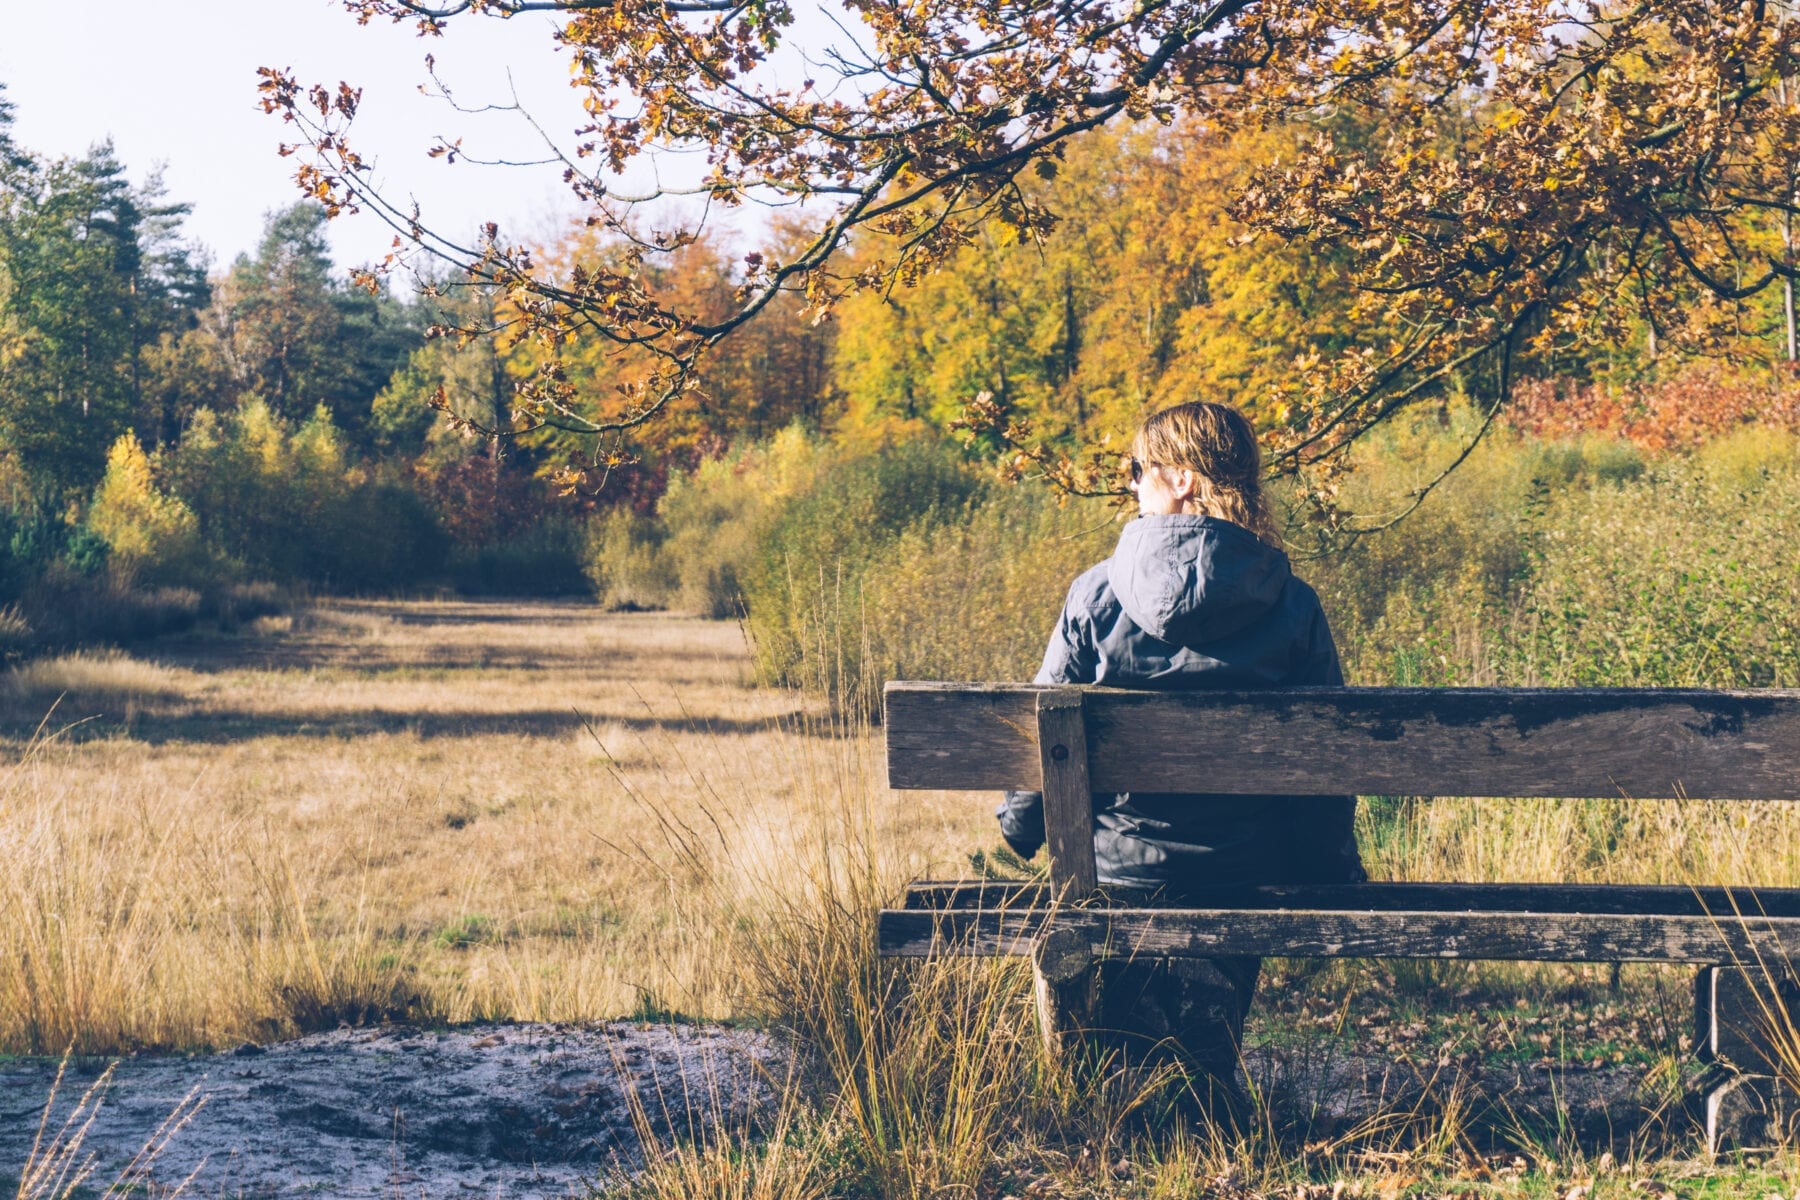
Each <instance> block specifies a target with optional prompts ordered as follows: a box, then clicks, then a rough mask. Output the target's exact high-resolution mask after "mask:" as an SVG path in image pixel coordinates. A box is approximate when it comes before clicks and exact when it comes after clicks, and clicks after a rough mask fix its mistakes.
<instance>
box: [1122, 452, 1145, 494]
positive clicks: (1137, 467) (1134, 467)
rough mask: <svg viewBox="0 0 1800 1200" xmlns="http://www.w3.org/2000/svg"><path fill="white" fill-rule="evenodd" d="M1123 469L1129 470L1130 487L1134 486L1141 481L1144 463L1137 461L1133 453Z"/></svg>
mask: <svg viewBox="0 0 1800 1200" xmlns="http://www.w3.org/2000/svg"><path fill="white" fill-rule="evenodd" d="M1125 469H1126V470H1128V471H1130V472H1131V486H1132V487H1136V486H1137V485H1138V484H1140V483H1142V482H1143V480H1144V464H1143V463H1141V462H1139V461H1138V460H1137V457H1136V456H1135V455H1133V456H1132V457H1131V459H1130V460H1128V462H1127V464H1126V468H1125Z"/></svg>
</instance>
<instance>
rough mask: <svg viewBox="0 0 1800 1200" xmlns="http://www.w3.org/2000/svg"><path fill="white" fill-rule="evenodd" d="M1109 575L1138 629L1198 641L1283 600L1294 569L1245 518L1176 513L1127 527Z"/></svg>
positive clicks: (1228, 631)
mask: <svg viewBox="0 0 1800 1200" xmlns="http://www.w3.org/2000/svg"><path fill="white" fill-rule="evenodd" d="M1106 577H1107V582H1108V583H1110V584H1111V585H1112V590H1113V593H1114V595H1116V596H1118V598H1119V605H1120V607H1122V608H1123V609H1124V610H1125V615H1126V616H1128V617H1130V618H1131V619H1132V620H1133V621H1135V622H1137V624H1138V627H1139V628H1141V629H1143V630H1144V631H1145V632H1146V633H1148V634H1150V635H1151V636H1152V637H1155V638H1160V639H1161V640H1163V641H1165V642H1170V643H1173V644H1175V645H1179V646H1200V645H1203V644H1205V643H1207V642H1211V641H1214V640H1216V639H1218V638H1222V637H1230V636H1231V635H1232V634H1234V633H1237V632H1238V631H1239V630H1241V629H1244V628H1245V627H1247V626H1249V625H1251V624H1253V623H1254V622H1255V621H1257V620H1258V619H1259V618H1261V617H1262V616H1263V615H1264V614H1265V613H1267V612H1268V611H1269V610H1270V609H1271V608H1272V607H1274V605H1275V604H1276V603H1277V602H1278V601H1279V600H1280V599H1281V593H1282V589H1283V588H1285V587H1286V586H1287V582H1288V579H1289V578H1290V577H1291V572H1290V571H1289V570H1288V560H1287V555H1286V554H1283V553H1282V552H1281V551H1280V550H1277V549H1275V548H1274V547H1273V546H1270V545H1268V544H1267V543H1265V542H1263V541H1262V540H1261V539H1260V538H1258V537H1257V536H1256V535H1255V534H1253V533H1251V532H1250V531H1249V530H1248V529H1245V528H1244V527H1243V526H1242V525H1234V524H1233V523H1231V522H1230V521H1222V520H1220V519H1219V518H1217V517H1201V516H1194V515H1191V514H1188V513H1175V514H1171V515H1167V516H1142V517H1139V518H1137V519H1136V520H1135V521H1132V522H1131V523H1130V524H1129V525H1127V526H1125V529H1124V532H1122V533H1121V534H1120V535H1119V547H1118V549H1117V550H1114V551H1113V556H1112V558H1110V559H1108V560H1107V564H1106Z"/></svg>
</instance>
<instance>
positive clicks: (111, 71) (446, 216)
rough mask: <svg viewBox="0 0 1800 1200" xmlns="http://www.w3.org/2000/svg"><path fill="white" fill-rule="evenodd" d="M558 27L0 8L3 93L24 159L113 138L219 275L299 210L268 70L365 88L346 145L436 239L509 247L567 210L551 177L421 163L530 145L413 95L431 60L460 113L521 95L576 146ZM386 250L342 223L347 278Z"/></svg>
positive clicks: (273, 12) (154, 3)
mask: <svg viewBox="0 0 1800 1200" xmlns="http://www.w3.org/2000/svg"><path fill="white" fill-rule="evenodd" d="M552 28H553V26H552V24H551V21H550V19H549V18H548V17H545V16H541V15H540V16H525V17H519V18H515V19H513V20H511V21H506V22H501V21H496V20H490V19H476V20H469V21H463V22H459V23H453V24H452V25H451V27H450V32H449V33H448V34H447V35H446V36H445V37H443V38H438V39H430V40H422V39H419V38H417V37H415V36H414V33H413V30H412V27H411V26H410V25H399V26H396V25H390V24H386V23H382V24H380V25H373V24H372V25H369V26H367V27H358V26H357V24H356V21H355V19H354V18H353V17H351V16H350V15H349V14H348V13H346V12H345V11H344V10H343V7H342V5H341V4H340V3H339V2H338V0H0V83H4V84H5V85H6V96H7V98H8V99H10V100H11V101H12V103H13V105H14V107H15V110H16V111H15V117H16V124H15V127H14V136H15V139H16V140H17V141H18V142H19V143H20V144H21V145H23V146H25V147H27V148H28V149H30V150H33V151H36V152H38V153H40V154H47V155H53V156H54V155H62V154H70V155H78V154H81V153H83V152H85V151H86V149H87V148H88V146H89V145H90V144H92V143H93V142H95V141H98V140H100V139H102V138H104V137H106V136H107V135H109V134H110V135H111V137H112V139H113V141H114V144H115V145H116V147H117V150H118V155H119V158H120V159H121V160H122V161H123V162H124V163H125V164H126V167H127V168H128V170H129V172H130V174H131V178H132V179H133V180H134V181H136V182H141V181H142V180H143V178H144V176H145V174H146V172H147V171H148V170H149V168H150V167H151V166H152V164H154V163H156V162H159V161H160V162H162V163H164V164H165V180H166V182H167V185H168V192H169V196H170V198H171V199H173V200H179V201H186V202H188V203H191V204H192V205H193V206H194V212H193V215H192V217H190V218H189V221H188V225H187V228H188V230H189V234H190V236H191V237H193V238H195V239H196V240H198V241H200V242H201V243H203V244H205V245H206V246H207V247H209V248H210V250H211V251H212V252H213V255H214V258H215V263H216V264H217V265H219V266H223V265H225V264H227V263H229V262H230V261H231V260H232V259H233V258H234V257H235V256H236V255H237V254H239V253H240V252H246V251H251V250H253V249H254V247H255V245H256V242H257V239H258V237H259V235H260V233H261V229H262V221H263V214H264V213H266V212H268V211H270V210H272V209H277V208H284V207H286V206H287V205H289V204H292V203H293V202H294V201H295V200H297V199H299V196H300V194H299V192H298V190H297V189H296V188H295V186H294V184H293V182H292V172H293V166H294V161H293V160H292V159H284V158H282V157H280V156H279V155H278V154H277V153H276V147H277V146H278V144H279V143H281V142H282V141H283V140H287V141H293V140H295V138H294V134H293V133H292V131H291V127H290V126H286V125H284V124H283V123H282V122H281V121H280V119H279V118H277V117H272V116H268V115H265V114H264V113H263V112H262V110H261V109H260V108H259V107H258V104H257V92H256V84H257V76H256V69H257V68H258V67H259V66H280V67H292V68H294V70H295V73H296V75H297V76H298V78H299V79H300V80H301V82H302V83H303V84H304V83H311V82H322V83H328V84H331V85H333V86H335V85H336V83H337V81H338V80H340V79H341V80H346V81H348V82H350V83H351V84H353V85H358V86H361V87H362V88H363V89H364V91H363V102H362V108H361V111H360V113H359V115H358V117H357V121H356V125H355V127H354V129H355V131H356V133H355V137H354V141H353V144H354V145H355V146H356V148H357V149H358V150H359V151H361V152H362V154H363V155H364V157H366V158H370V159H372V160H373V161H375V162H376V164H377V167H378V171H379V174H380V175H381V176H382V177H383V178H384V179H385V181H386V183H387V190H388V191H389V192H390V193H391V194H392V195H393V196H394V197H395V198H397V199H401V200H405V199H406V198H407V197H408V196H416V197H417V199H418V200H419V203H420V205H421V209H422V212H423V215H424V217H425V219H426V220H427V222H428V223H430V224H432V225H434V226H436V227H438V228H440V229H442V230H444V231H445V232H448V233H453V234H457V235H465V234H467V233H468V232H469V231H471V230H473V229H474V228H475V227H476V225H477V224H478V223H479V222H481V221H486V220H495V221H498V222H500V224H501V226H502V229H503V236H505V232H506V231H511V232H512V233H514V234H517V235H521V236H527V237H528V236H529V235H530V234H532V233H534V232H541V231H546V230H548V229H550V228H552V227H553V226H554V225H555V224H556V223H557V222H558V220H559V215H561V214H567V213H568V212H570V211H571V205H572V202H570V201H569V200H568V199H567V194H566V192H565V191H564V190H563V188H562V185H561V183H560V181H559V176H560V169H559V168H553V167H550V168H535V169H519V168H502V167H483V166H478V165H473V164H468V163H459V164H457V165H454V166H447V165H445V164H444V163H443V162H442V161H441V160H431V159H427V158H426V157H425V151H426V149H427V148H428V147H429V146H430V145H431V144H432V141H433V136H434V135H435V134H438V133H444V134H449V135H452V136H458V135H460V136H462V137H463V139H464V146H465V149H467V150H468V151H470V152H471V153H473V154H475V155H476V156H485V157H496V158H500V157H509V158H514V159H519V158H537V157H541V156H542V155H541V149H542V143H541V142H539V141H538V140H537V135H536V134H534V133H533V132H532V130H531V128H530V127H529V125H527V124H526V123H525V122H523V121H522V120H520V119H519V118H518V117H517V116H516V115H513V114H504V115H502V114H488V115H482V116H465V115H460V114H457V113H455V112H452V111H451V110H450V109H449V108H447V107H446V105H445V104H444V102H443V101H441V100H434V99H429V98H427V97H425V96H422V95H420V94H419V91H418V89H419V86H420V85H421V84H422V83H425V82H427V79H426V75H425V67H424V56H425V54H426V53H427V52H429V53H432V54H434V55H435V56H436V59H437V66H438V73H439V75H440V77H441V78H443V79H444V80H445V81H446V82H447V83H449V84H450V86H451V87H452V88H454V89H455V91H456V98H457V101H458V102H459V103H460V104H462V105H465V106H479V105H481V104H504V103H510V101H511V96H512V87H513V86H514V85H516V87H517V91H518V96H519V99H520V100H521V101H522V102H523V103H524V104H525V105H526V106H527V108H529V109H530V110H531V112H532V114H533V115H534V116H535V117H537V119H538V120H539V122H540V123H541V124H542V125H543V126H544V127H545V128H546V130H549V131H551V132H553V133H556V134H558V135H561V136H562V137H564V138H565V140H566V138H567V135H568V133H569V131H570V130H571V129H573V128H574V127H575V126H576V125H577V124H578V123H579V121H580V119H581V112H580V109H579V107H578V104H577V93H576V92H575V91H574V90H573V89H571V88H570V87H569V86H568V61H567V58H566V56H565V55H563V54H562V53H561V52H559V51H558V50H557V49H556V47H555V46H554V44H553V43H552V40H551V30H552ZM509 69H510V71H511V80H512V84H509V82H508V70H509ZM391 237H392V233H391V231H389V230H388V229H387V228H386V226H384V225H381V224H380V223H379V222H378V221H377V220H376V219H375V218H374V217H372V216H369V215H366V214H361V215H356V216H346V217H341V218H339V219H338V220H337V221H335V222H333V225H332V244H333V252H334V255H335V257H336V259H337V261H338V263H339V265H340V266H346V267H347V266H351V265H355V264H358V263H362V262H365V261H369V260H371V259H374V258H378V257H380V256H381V255H382V254H384V253H385V252H386V250H387V247H388V243H389V240H390V239H391Z"/></svg>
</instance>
